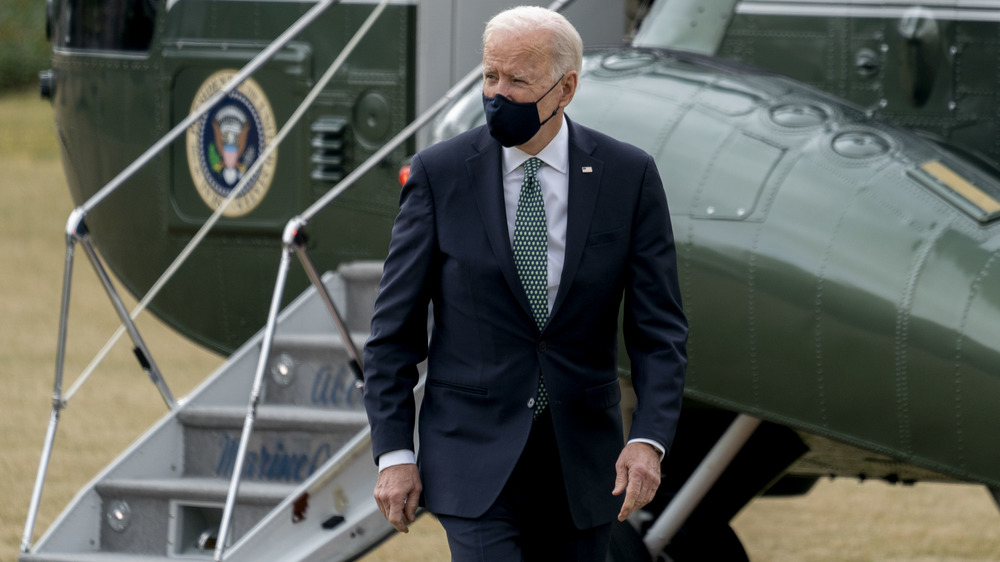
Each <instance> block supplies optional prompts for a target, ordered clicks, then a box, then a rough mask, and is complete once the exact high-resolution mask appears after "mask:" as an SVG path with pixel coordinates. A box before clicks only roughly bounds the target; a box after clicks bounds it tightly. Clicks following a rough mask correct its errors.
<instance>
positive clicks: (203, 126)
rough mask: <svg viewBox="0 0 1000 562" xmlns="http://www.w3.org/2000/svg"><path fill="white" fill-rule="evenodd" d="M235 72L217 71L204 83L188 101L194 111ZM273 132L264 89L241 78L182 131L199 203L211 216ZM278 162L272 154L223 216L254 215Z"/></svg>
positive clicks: (272, 120)
mask: <svg viewBox="0 0 1000 562" xmlns="http://www.w3.org/2000/svg"><path fill="white" fill-rule="evenodd" d="M235 75H236V71H235V70H220V71H218V72H216V73H215V74H212V75H211V76H209V77H208V79H206V80H205V81H204V82H203V83H202V85H201V87H200V88H198V92H197V93H196V94H195V96H194V101H192V102H191V111H192V112H194V111H195V110H196V109H197V108H198V107H200V106H201V105H202V104H203V103H205V101H207V100H208V99H209V98H211V97H212V96H213V95H215V94H216V93H217V92H218V91H219V90H221V89H222V87H223V86H224V85H225V84H226V82H228V81H229V80H230V79H231V78H232V77H233V76H235ZM276 132H277V127H276V126H275V122H274V112H273V111H272V110H271V102H270V101H268V99H267V96H266V95H265V94H264V90H263V89H262V88H261V87H260V85H259V84H257V82H256V81H254V79H253V78H247V79H246V80H245V81H244V82H243V83H242V84H241V85H240V86H239V88H237V89H236V90H235V91H233V92H231V93H230V94H229V95H228V96H226V97H225V98H223V99H222V101H220V102H219V103H218V104H216V106H215V107H213V108H212V109H210V110H209V111H208V113H206V114H205V115H203V116H202V117H201V119H199V120H198V121H197V122H196V123H195V124H194V125H191V127H190V128H188V131H187V157H188V169H189V170H190V171H191V180H192V181H194V185H195V188H196V189H197V190H198V195H200V196H201V199H202V201H204V202H205V204H206V205H208V207H209V208H210V209H212V211H215V210H216V209H218V208H219V206H220V205H221V204H222V202H223V201H224V200H225V199H226V198H227V197H229V194H230V193H232V190H233V189H235V188H236V187H237V185H239V183H240V181H241V180H243V179H244V177H245V176H246V174H247V172H248V171H249V170H250V167H251V166H253V165H254V162H256V161H257V159H258V158H259V157H260V155H261V154H263V153H264V148H265V147H266V146H267V144H268V143H270V142H271V141H272V140H273V139H274V136H275V134H276ZM277 160H278V153H277V151H275V152H273V153H272V154H271V155H270V156H269V157H268V158H267V161H266V162H264V164H263V166H261V168H260V170H259V171H258V172H257V173H256V174H255V176H254V177H252V178H250V179H249V180H248V181H247V182H246V184H245V185H244V187H243V188H242V189H241V190H240V192H239V193H238V194H237V195H236V197H235V198H234V199H233V201H232V203H230V204H229V206H228V207H227V208H226V210H225V211H223V213H222V214H223V216H226V217H241V216H243V215H246V214H247V213H249V212H250V211H252V210H254V209H255V208H256V207H257V205H259V204H260V202H261V200H263V199H264V195H266V194H267V190H268V189H269V188H270V187H271V180H272V179H274V167H275V164H276V163H277Z"/></svg>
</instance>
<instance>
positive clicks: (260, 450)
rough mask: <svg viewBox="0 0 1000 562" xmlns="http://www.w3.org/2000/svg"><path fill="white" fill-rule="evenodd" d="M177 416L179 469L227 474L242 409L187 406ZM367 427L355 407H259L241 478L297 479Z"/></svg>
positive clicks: (234, 452)
mask: <svg viewBox="0 0 1000 562" xmlns="http://www.w3.org/2000/svg"><path fill="white" fill-rule="evenodd" d="M359 408H360V406H359ZM178 418H179V419H180V421H181V423H183V424H184V426H185V428H184V471H183V472H184V474H185V475H186V476H191V477H194V476H204V477H209V478H222V479H228V478H229V477H230V475H232V471H233V470H234V469H235V467H236V456H237V452H238V449H239V443H240V439H241V437H242V433H243V423H244V421H245V419H246V408H242V407H232V406H230V407H222V406H220V407H211V406H198V407H195V406H189V407H187V408H185V409H184V410H182V411H181V412H178ZM367 427H368V418H367V417H366V416H365V413H364V411H363V410H360V409H358V410H334V409H319V408H305V407H301V406H271V405H264V406H261V407H260V408H258V412H257V419H256V420H255V421H254V430H253V433H252V434H251V435H250V440H249V442H248V444H247V455H246V459H245V463H244V467H243V469H244V476H245V478H246V480H247V481H270V482H301V481H303V480H304V479H306V478H308V477H309V475H311V474H312V473H313V472H314V471H315V470H316V469H318V468H319V467H320V466H321V465H322V464H323V463H324V462H326V460H327V459H329V458H330V457H331V456H333V455H334V454H335V453H336V452H337V451H338V450H339V449H340V447H341V446H343V445H344V443H346V442H348V441H349V440H350V439H352V438H353V437H354V436H355V435H357V434H358V432H359V431H364V430H365V429H366V428H367Z"/></svg>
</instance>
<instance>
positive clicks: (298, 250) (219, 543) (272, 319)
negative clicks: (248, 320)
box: [213, 0, 573, 562]
mask: <svg viewBox="0 0 1000 562" xmlns="http://www.w3.org/2000/svg"><path fill="white" fill-rule="evenodd" d="M572 3H573V0H555V1H554V2H552V3H551V4H550V5H549V7H548V9H550V10H553V11H557V12H559V11H562V10H563V9H564V8H565V7H566V6H568V5H570V4H572ZM482 68H483V65H482V64H479V65H476V67H475V68H474V69H473V70H472V71H470V72H469V73H468V74H466V75H465V76H464V77H463V78H462V79H461V80H459V81H458V82H457V83H455V85H454V86H452V87H451V88H450V89H449V90H448V91H447V92H446V93H445V95H444V96H442V97H441V99H439V100H438V101H437V102H436V103H435V104H433V105H432V106H431V107H430V108H429V109H427V110H426V111H424V113H422V114H421V115H420V116H419V117H417V118H416V119H414V120H413V121H412V122H410V124H409V125H407V126H406V127H404V128H403V130H401V131H400V132H399V133H397V134H396V135H395V136H394V137H393V138H392V139H390V140H389V141H388V142H386V143H385V144H384V145H383V146H382V148H380V149H379V150H378V151H376V152H375V153H374V154H372V155H371V156H369V157H368V159H366V160H365V161H364V162H363V163H362V164H361V165H360V166H358V167H357V168H356V169H354V170H353V171H352V172H351V173H350V174H348V175H347V176H346V177H345V178H344V179H343V180H341V181H340V182H338V183H337V185H335V186H333V187H332V188H330V190H329V191H327V192H326V193H325V194H323V196H322V197H320V198H319V199H317V200H316V202H315V203H313V204H312V205H310V206H309V207H308V208H307V209H306V210H305V211H303V212H302V214H300V215H298V216H296V217H294V218H292V219H291V220H289V221H288V223H287V224H286V225H285V229H284V232H283V233H282V243H281V256H280V259H279V262H278V274H277V279H276V280H275V283H274V291H273V293H272V294H271V304H270V307H269V309H268V314H267V322H266V323H265V325H264V334H263V338H262V340H261V349H260V355H259V356H258V359H257V368H256V370H255V372H254V378H253V384H252V386H251V389H250V399H249V403H248V405H247V413H246V417H245V418H244V423H243V432H242V434H241V435H240V444H239V448H238V450H237V453H236V459H235V466H234V468H233V474H232V477H231V480H230V487H229V492H228V493H227V494H226V506H225V509H224V510H223V512H222V522H221V524H220V528H219V535H218V538H217V540H216V546H215V555H214V558H213V560H214V562H222V561H223V557H224V555H225V549H226V535H227V534H228V529H229V524H230V520H231V519H232V511H233V509H234V507H235V504H236V496H237V495H238V494H239V486H240V482H241V480H242V476H243V475H242V472H243V463H244V461H245V457H246V451H247V448H248V446H249V442H250V436H251V434H252V433H253V426H254V420H255V419H256V416H257V407H258V406H259V405H260V398H261V393H262V391H263V386H264V371H265V370H266V368H267V363H268V362H269V361H270V356H271V350H272V348H273V346H274V332H275V328H276V326H277V320H278V313H279V312H280V308H281V299H282V297H283V296H284V291H285V283H286V281H287V279H288V273H289V267H290V264H291V255H292V254H293V253H294V254H296V256H298V258H299V262H300V263H301V264H302V266H303V268H304V269H305V271H306V274H307V276H308V277H309V281H310V283H311V284H312V285H313V286H314V287H315V288H316V291H317V292H318V294H319V296H320V298H321V299H322V300H323V303H324V304H325V305H326V308H327V310H328V311H329V312H330V315H331V317H332V319H333V321H334V324H336V327H337V331H338V333H339V334H340V337H341V339H342V340H343V342H344V346H345V349H346V350H347V352H348V355H350V357H351V359H350V361H349V364H350V366H351V370H352V371H354V374H355V376H356V377H357V378H358V381H357V382H356V385H357V386H358V387H359V388H362V387H363V385H364V374H363V359H362V358H361V355H360V353H359V352H358V350H357V346H355V345H354V340H353V338H351V334H350V331H349V330H348V328H347V326H346V325H345V323H344V321H343V319H342V318H341V316H340V313H339V312H338V310H337V307H336V305H335V304H334V302H333V298H332V297H331V295H330V293H329V292H328V291H327V288H326V286H325V285H324V284H323V282H322V281H321V279H320V277H319V275H318V272H317V270H316V267H315V265H314V264H313V262H312V260H311V259H310V258H309V254H308V251H307V249H306V244H305V240H306V236H305V227H306V226H307V225H308V222H309V220H310V219H312V218H313V217H315V215H316V213H318V212H319V211H321V210H322V209H323V208H325V207H326V206H327V205H329V204H330V203H331V202H333V201H334V200H335V199H336V198H337V197H338V196H340V195H341V194H342V193H344V192H345V191H346V190H347V189H348V188H350V187H351V186H352V185H353V184H354V182H356V181H357V180H358V179H359V178H361V177H362V176H363V175H364V174H365V173H367V172H368V171H369V170H370V169H371V168H373V167H374V166H376V165H377V164H378V163H379V162H381V161H382V159H384V158H385V157H386V156H388V155H389V153H390V152H392V151H393V150H395V149H396V148H398V147H399V146H400V145H401V144H402V143H404V142H406V140H407V139H408V138H409V137H410V136H412V135H413V134H414V133H416V132H417V131H418V130H419V129H420V128H421V127H423V126H424V125H426V124H427V123H429V122H430V121H431V119H433V118H434V117H435V116H436V115H437V114H438V113H440V112H441V111H442V110H443V109H444V108H445V107H447V106H448V104H449V103H451V101H452V100H453V99H454V98H455V97H456V96H458V95H459V94H461V93H463V92H465V91H466V90H467V89H468V88H469V87H471V86H472V84H473V83H474V82H475V81H476V80H477V79H479V78H480V77H481V76H482Z"/></svg>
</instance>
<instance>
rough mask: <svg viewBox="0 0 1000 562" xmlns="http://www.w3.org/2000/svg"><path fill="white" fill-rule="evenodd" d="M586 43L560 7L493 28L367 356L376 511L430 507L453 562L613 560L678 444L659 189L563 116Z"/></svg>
mask: <svg viewBox="0 0 1000 562" xmlns="http://www.w3.org/2000/svg"><path fill="white" fill-rule="evenodd" d="M582 50H583V44H582V41H581V40H580V36H579V34H578V33H577V32H576V30H575V29H574V28H573V26H572V25H571V24H570V23H569V22H568V21H567V20H566V19H565V18H564V17H563V16H561V15H559V14H558V13H555V12H552V11H550V10H546V9H543V8H535V7H519V8H513V9H511V10H507V11H505V12H502V13H500V14H498V15H497V16H495V17H494V18H493V19H492V20H490V22H489V23H488V24H487V26H486V29H485V32H484V34H483V107H484V110H485V112H486V121H487V124H486V126H484V127H480V128H477V129H474V130H472V131H469V132H467V133H464V134H462V135H459V136H457V137H455V138H453V139H450V140H448V141H444V142H441V143H438V144H436V145H434V146H431V147H429V148H427V149H426V150H424V151H421V152H420V153H419V154H417V155H416V156H415V157H414V159H413V162H412V165H411V172H410V178H409V180H408V181H407V183H406V185H405V186H404V187H403V191H402V194H401V197H400V212H399V215H398V217H397V218H396V221H395V224H394V226H393V231H392V242H391V244H390V247H389V255H388V257H387V259H386V262H385V269H384V273H383V278H382V283H381V286H380V288H379V295H378V298H377V300H376V303H375V314H374V317H373V319H372V328H371V337H370V339H369V341H368V343H367V345H366V348H365V407H366V409H367V411H368V418H369V421H370V424H371V429H372V446H373V452H374V455H375V461H376V462H377V463H378V466H379V477H378V482H377V484H376V487H375V498H376V500H377V502H378V504H379V507H380V509H381V510H382V513H383V514H384V515H385V516H386V518H387V519H388V520H389V521H390V522H391V523H392V524H393V525H394V526H395V527H396V529H398V530H400V531H403V532H406V531H407V530H408V524H409V523H410V522H412V521H413V520H414V518H415V516H416V510H417V506H418V504H420V505H424V506H425V507H426V508H427V510H429V511H430V512H432V513H434V514H435V515H436V516H437V517H438V519H439V520H440V521H441V523H442V525H443V526H444V528H445V531H446V532H447V535H448V543H449V546H450V548H451V553H452V559H453V560H460V561H486V560H500V561H506V560H545V561H551V560H594V561H603V560H604V559H605V556H606V553H607V550H608V544H609V541H610V533H611V525H612V522H613V521H614V520H615V519H616V517H617V519H618V520H624V519H625V518H626V517H627V516H628V515H629V514H630V513H632V512H633V511H634V510H636V509H638V508H640V507H642V506H643V505H645V504H646V503H647V502H649V501H650V500H651V499H652V498H653V495H654V494H655V492H656V488H657V487H658V485H659V479H660V462H661V460H662V458H663V456H664V455H665V454H666V453H667V452H668V451H669V448H670V445H671V442H672V440H673V436H674V431H675V428H676V423H677V418H678V414H679V411H680V404H681V394H682V390H683V384H684V369H685V365H686V351H685V344H686V340H687V322H686V319H685V317H684V314H683V312H682V310H681V300H680V291H679V288H678V283H677V270H676V257H675V248H674V242H673V235H672V232H671V225H670V218H669V214H668V211H667V201H666V196H665V194H664V190H663V187H662V184H661V181H660V177H659V174H658V172H657V169H656V166H655V164H654V163H653V159H652V158H651V157H650V156H649V155H648V154H646V153H645V152H643V151H641V150H639V149H638V148H636V147H634V146H630V145H628V144H625V143H622V142H619V141H617V140H614V139H612V138H610V137H608V136H606V135H603V134H601V133H598V132H596V131H593V130H591V129H588V128H586V127H583V126H581V125H578V124H576V123H574V122H573V121H571V120H570V119H569V118H568V117H566V116H565V115H564V111H565V109H566V106H568V105H569V103H570V102H571V101H572V100H573V96H574V94H575V92H576V88H577V83H578V79H579V74H580V69H581V62H582ZM431 303H433V320H434V321H433V325H432V331H431V334H430V343H429V344H428V337H427V323H426V318H427V311H428V306H429V305H430V304H431ZM620 310H621V311H623V316H622V329H623V335H624V341H625V347H626V351H627V352H628V355H629V359H630V361H631V370H632V384H633V388H634V389H635V391H636V396H637V398H638V402H637V406H636V409H635V412H634V415H633V419H632V424H631V429H630V433H629V436H628V442H627V444H626V443H624V439H623V435H622V419H621V409H620V407H619V402H620V400H621V391H620V387H619V385H618V369H617V342H618V325H619V311H620ZM424 359H426V360H427V382H426V387H425V390H424V398H423V402H422V404H421V407H420V416H419V443H420V451H419V455H415V454H414V443H415V440H414V431H415V429H416V428H417V427H418V424H417V423H416V411H417V408H416V404H415V402H414V397H413V388H414V386H415V385H416V383H417V378H418V375H417V364H418V363H420V362H421V361H423V360H424Z"/></svg>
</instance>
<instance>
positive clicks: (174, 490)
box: [95, 477, 296, 506]
mask: <svg viewBox="0 0 1000 562" xmlns="http://www.w3.org/2000/svg"><path fill="white" fill-rule="evenodd" d="M295 486H296V485H295V484H282V483H274V482H254V481H246V482H241V483H240V490H239V495H238V503H241V504H253V505H269V506H273V505H277V504H278V503H279V502H280V501H281V500H283V499H285V498H286V497H287V496H288V494H291V493H292V492H293V491H294V490H295ZM95 488H96V489H97V492H98V493H99V494H100V495H102V496H104V497H117V496H142V497H146V498H151V499H184V500H188V501H191V500H195V501H206V502H224V501H225V499H226V494H228V493H229V480H228V479H220V478H198V477H193V478H154V479H142V478H124V479H109V480H104V481H102V482H98V483H97V485H96V486H95Z"/></svg>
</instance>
